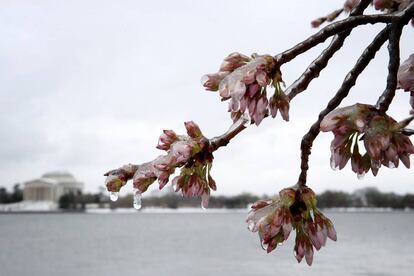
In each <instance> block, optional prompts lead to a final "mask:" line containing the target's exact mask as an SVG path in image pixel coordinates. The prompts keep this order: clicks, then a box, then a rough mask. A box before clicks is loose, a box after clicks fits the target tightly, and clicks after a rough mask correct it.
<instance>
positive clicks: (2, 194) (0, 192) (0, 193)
mask: <svg viewBox="0 0 414 276" xmlns="http://www.w3.org/2000/svg"><path fill="white" fill-rule="evenodd" d="M0 203H9V194H8V193H7V189H6V188H4V187H1V188H0Z"/></svg>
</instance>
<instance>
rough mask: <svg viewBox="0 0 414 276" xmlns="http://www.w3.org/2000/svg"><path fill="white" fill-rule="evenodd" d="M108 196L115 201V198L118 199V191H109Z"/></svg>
mask: <svg viewBox="0 0 414 276" xmlns="http://www.w3.org/2000/svg"><path fill="white" fill-rule="evenodd" d="M109 198H110V199H111V200H112V201H117V200H118V192H110V193H109Z"/></svg>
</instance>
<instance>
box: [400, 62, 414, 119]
mask: <svg viewBox="0 0 414 276" xmlns="http://www.w3.org/2000/svg"><path fill="white" fill-rule="evenodd" d="M398 88H400V89H404V91H407V92H410V95H411V97H410V105H411V108H412V110H411V113H414V54H412V55H410V57H409V58H408V59H407V60H405V61H404V62H403V63H402V64H401V65H400V68H399V69H398Z"/></svg>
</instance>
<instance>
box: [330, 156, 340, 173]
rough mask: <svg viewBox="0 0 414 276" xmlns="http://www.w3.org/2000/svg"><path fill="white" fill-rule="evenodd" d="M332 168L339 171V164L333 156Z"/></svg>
mask: <svg viewBox="0 0 414 276" xmlns="http://www.w3.org/2000/svg"><path fill="white" fill-rule="evenodd" d="M331 168H332V170H334V171H337V170H338V168H339V166H338V165H337V164H336V163H335V160H334V159H333V158H331Z"/></svg>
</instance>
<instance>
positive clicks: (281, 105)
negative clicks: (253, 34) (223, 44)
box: [201, 53, 289, 125]
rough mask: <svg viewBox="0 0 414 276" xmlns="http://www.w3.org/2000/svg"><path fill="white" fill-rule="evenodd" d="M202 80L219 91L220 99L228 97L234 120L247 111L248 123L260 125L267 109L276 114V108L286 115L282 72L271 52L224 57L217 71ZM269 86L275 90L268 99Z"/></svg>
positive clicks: (286, 100) (235, 54) (206, 86)
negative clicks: (250, 55) (269, 53)
mask: <svg viewBox="0 0 414 276" xmlns="http://www.w3.org/2000/svg"><path fill="white" fill-rule="evenodd" d="M201 81H202V84H203V86H204V87H205V88H206V90H209V91H217V90H218V91H219V94H220V96H221V98H222V100H223V101H225V100H229V107H228V111H229V112H231V117H232V119H233V121H236V120H238V119H239V118H240V117H241V116H242V115H243V114H248V115H249V116H250V122H251V123H255V124H256V125H259V124H260V123H261V122H262V120H263V119H264V118H265V117H266V116H268V115H269V111H270V113H271V115H272V116H273V117H275V116H276V114H277V111H278V110H280V112H281V114H282V117H283V119H285V120H286V121H287V120H288V118H289V114H288V112H289V98H288V97H286V95H285V94H284V92H283V91H282V88H281V85H280V84H281V83H282V82H283V81H282V75H281V73H280V71H279V70H278V68H277V66H276V62H275V60H274V58H273V57H272V56H270V55H257V54H253V55H252V57H247V56H245V55H243V54H240V53H232V54H230V55H229V56H228V57H226V58H225V59H224V61H223V63H222V64H221V66H220V69H219V72H217V73H214V74H207V75H205V76H203V78H202V80H201ZM270 85H271V86H273V87H274V88H275V92H274V94H273V96H272V97H271V98H270V101H269V99H268V96H267V93H268V91H267V89H268V86H270Z"/></svg>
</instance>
